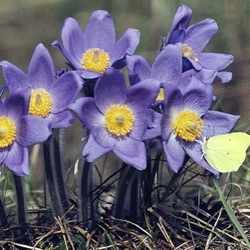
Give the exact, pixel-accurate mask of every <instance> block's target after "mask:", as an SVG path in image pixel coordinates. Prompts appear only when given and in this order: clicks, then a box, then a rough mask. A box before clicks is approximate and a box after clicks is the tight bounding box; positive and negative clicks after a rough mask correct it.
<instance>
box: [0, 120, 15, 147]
mask: <svg viewBox="0 0 250 250" xmlns="http://www.w3.org/2000/svg"><path fill="white" fill-rule="evenodd" d="M15 138H16V126H15V123H14V122H13V121H12V120H10V119H9V118H8V117H6V116H0V148H5V147H8V146H10V145H11V144H12V143H13V142H14V141H15Z"/></svg>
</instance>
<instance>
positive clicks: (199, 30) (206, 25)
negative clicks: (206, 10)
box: [184, 18, 218, 59]
mask: <svg viewBox="0 0 250 250" xmlns="http://www.w3.org/2000/svg"><path fill="white" fill-rule="evenodd" d="M217 30H218V26H217V24H216V22H215V21H214V20H213V19H211V18H207V19H205V20H203V21H201V22H198V23H195V24H193V25H191V26H190V27H189V28H188V29H187V30H186V37H185V41H184V43H186V44H188V46H190V47H191V48H192V49H193V50H194V51H195V52H196V53H197V55H198V59H199V54H200V52H201V51H202V50H203V49H204V48H205V47H206V46H207V44H208V42H209V41H210V39H211V37H212V36H213V35H214V34H215V33H216V32H217Z"/></svg>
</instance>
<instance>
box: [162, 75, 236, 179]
mask: <svg viewBox="0 0 250 250" xmlns="http://www.w3.org/2000/svg"><path fill="white" fill-rule="evenodd" d="M163 87H164V94H165V98H164V100H165V101H164V108H165V111H164V113H163V118H162V124H161V126H162V140H163V147H164V151H165V154H166V158H167V162H168V164H169V167H170V169H171V170H172V171H174V172H177V171H178V170H179V169H180V168H181V167H182V165H183V162H184V158H185V154H186V153H187V154H188V155H189V156H190V157H191V158H192V159H193V160H195V161H196V162H197V163H198V164H200V165H201V166H203V167H204V168H206V169H208V170H209V171H210V172H212V173H214V174H215V175H218V174H219V173H218V172H217V171H216V170H215V169H213V168H212V167H211V166H210V165H209V164H208V163H207V162H206V161H205V160H204V157H203V153H202V147H201V143H200V141H201V140H203V138H205V137H210V136H214V135H218V134H224V133H228V132H230V131H231V130H232V129H233V127H234V126H235V124H236V122H237V121H238V119H239V116H235V115H230V114H226V113H223V112H218V111H209V110H208V109H209V107H210V105H211V102H212V98H213V94H212V87H211V85H206V84H199V80H198V79H196V78H194V77H192V80H191V82H190V83H189V84H188V86H187V87H186V91H185V92H181V91H180V90H179V89H178V88H177V87H176V86H173V85H170V84H163Z"/></svg>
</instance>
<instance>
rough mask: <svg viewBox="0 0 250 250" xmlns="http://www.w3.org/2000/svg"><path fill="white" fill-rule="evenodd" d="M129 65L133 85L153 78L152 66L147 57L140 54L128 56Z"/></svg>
mask: <svg viewBox="0 0 250 250" xmlns="http://www.w3.org/2000/svg"><path fill="white" fill-rule="evenodd" d="M127 67H128V72H129V80H130V84H131V85H134V84H136V83H138V82H140V81H141V80H144V79H148V78H151V67H150V65H149V63H148V62H147V61H146V59H145V58H144V57H142V56H140V55H133V56H127Z"/></svg>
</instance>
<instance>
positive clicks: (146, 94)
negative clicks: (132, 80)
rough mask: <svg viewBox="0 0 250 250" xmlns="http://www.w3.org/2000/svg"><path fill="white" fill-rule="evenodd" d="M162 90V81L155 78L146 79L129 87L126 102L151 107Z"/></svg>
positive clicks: (130, 104)
mask: <svg viewBox="0 0 250 250" xmlns="http://www.w3.org/2000/svg"><path fill="white" fill-rule="evenodd" d="M159 91H160V83H159V82H158V81H157V80H155V79H146V80H142V81H141V82H139V83H137V84H135V85H133V86H131V87H130V88H128V96H127V101H126V103H127V104H128V105H129V106H130V107H132V106H133V107H134V108H136V107H139V108H144V107H145V108H148V107H151V105H152V103H153V102H154V101H155V99H156V97H157V96H158V94H159Z"/></svg>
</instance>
